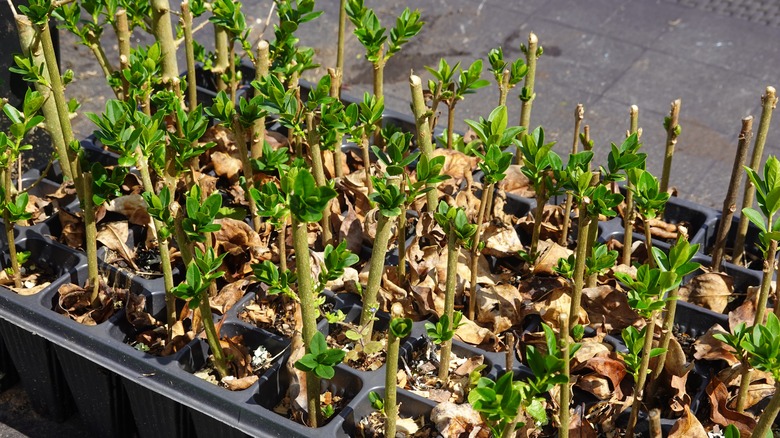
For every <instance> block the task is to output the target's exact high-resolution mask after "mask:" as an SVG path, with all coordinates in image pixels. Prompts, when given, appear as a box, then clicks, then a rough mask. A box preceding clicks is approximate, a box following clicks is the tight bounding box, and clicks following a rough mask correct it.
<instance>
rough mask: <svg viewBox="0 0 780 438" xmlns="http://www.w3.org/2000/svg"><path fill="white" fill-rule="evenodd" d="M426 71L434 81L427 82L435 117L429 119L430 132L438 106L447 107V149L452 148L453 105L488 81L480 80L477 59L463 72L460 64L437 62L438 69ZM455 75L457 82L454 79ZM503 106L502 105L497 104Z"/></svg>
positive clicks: (453, 136) (429, 68) (434, 122)
mask: <svg viewBox="0 0 780 438" xmlns="http://www.w3.org/2000/svg"><path fill="white" fill-rule="evenodd" d="M425 69H426V70H428V72H429V73H430V74H431V75H432V76H433V77H434V78H435V79H436V80H435V81H434V80H429V81H428V93H429V94H430V95H431V101H432V102H431V112H432V113H433V114H434V115H436V116H435V117H431V118H430V122H431V127H430V128H431V131H433V129H434V128H435V127H436V121H437V120H438V115H437V109H438V107H439V104H441V103H444V104H445V105H447V133H446V142H447V149H452V148H453V141H454V138H455V105H457V104H458V102H460V101H461V100H463V99H465V98H466V95H468V94H474V93H476V90H478V89H480V88H483V87H486V86H488V85H489V83H488V81H487V80H485V79H481V78H480V76H482V60H481V59H477V60H476V61H474V62H473V63H472V64H471V65H470V66H469V68H467V69H466V70H463V69H462V68H461V67H460V62H458V63H457V64H455V65H454V66H452V67H450V65H449V64H448V63H447V61H446V60H445V59H444V58H442V59H440V60H439V66H438V68H436V69H434V68H431V67H428V66H426V67H425ZM456 75H457V82H456V81H455V77H456ZM499 105H504V104H499Z"/></svg>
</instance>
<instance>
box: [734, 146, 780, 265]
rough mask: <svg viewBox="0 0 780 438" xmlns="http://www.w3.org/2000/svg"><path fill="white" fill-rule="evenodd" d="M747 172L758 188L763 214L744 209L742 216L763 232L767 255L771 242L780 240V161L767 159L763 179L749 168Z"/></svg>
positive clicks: (758, 200)
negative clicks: (777, 219) (778, 216)
mask: <svg viewBox="0 0 780 438" xmlns="http://www.w3.org/2000/svg"><path fill="white" fill-rule="evenodd" d="M745 171H746V172H747V175H748V178H750V181H751V182H752V183H753V186H755V188H756V202H757V203H758V206H759V209H760V210H761V213H759V212H758V211H756V210H754V209H752V208H744V209H742V214H744V215H745V216H746V217H747V218H748V219H749V220H750V222H753V223H754V224H755V225H756V226H757V227H758V228H759V229H760V230H761V233H760V235H759V237H760V240H761V246H762V249H763V251H764V253H766V251H767V250H768V249H769V241H770V240H780V221H777V222H775V215H776V214H777V211H778V210H780V160H778V159H777V158H776V157H775V156H772V155H770V156H769V158H767V160H766V163H765V164H764V171H763V178H762V177H761V175H760V174H759V173H758V172H757V171H755V170H753V169H751V168H749V167H747V166H746V167H745ZM762 214H763V217H761V215H762Z"/></svg>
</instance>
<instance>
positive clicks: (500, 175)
mask: <svg viewBox="0 0 780 438" xmlns="http://www.w3.org/2000/svg"><path fill="white" fill-rule="evenodd" d="M474 153H475V155H477V156H478V157H479V158H481V159H482V161H480V162H479V164H478V165H479V168H480V169H481V170H482V172H484V174H485V175H484V176H483V181H484V183H485V184H495V183H497V182H499V181H502V180H503V179H504V178H506V171H507V169H509V165H510V164H512V153H511V152H501V148H500V147H498V146H497V145H495V144H491V145H490V146H488V147H487V151H486V152H485V154H484V155H482V154H481V153H480V152H479V151H476V150H475V151H474Z"/></svg>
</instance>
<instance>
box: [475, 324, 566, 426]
mask: <svg viewBox="0 0 780 438" xmlns="http://www.w3.org/2000/svg"><path fill="white" fill-rule="evenodd" d="M542 329H543V331H544V341H545V344H544V345H545V347H546V351H542V350H540V349H538V348H536V347H535V346H533V345H528V346H527V347H526V351H525V356H526V362H527V363H528V366H529V367H530V368H531V372H532V373H533V377H531V378H530V379H529V380H528V381H525V382H523V381H512V377H513V373H511V372H509V373H505V374H503V375H502V376H501V377H499V378H498V380H496V381H495V382H494V381H492V380H490V379H488V378H485V377H481V378H479V380H478V381H477V384H476V387H475V388H472V390H471V392H469V403H471V405H472V406H473V407H474V409H476V410H477V411H478V412H479V413H480V414H481V415H482V418H483V419H484V420H485V421H486V422H487V423H488V426H489V427H490V430H491V431H492V433H493V436H496V437H511V436H514V433H515V430H516V429H517V428H518V427H522V426H523V425H524V423H523V422H522V421H520V420H522V419H523V417H525V416H528V417H530V419H531V420H533V421H534V422H536V423H537V424H540V425H544V424H546V423H547V421H548V418H547V412H546V411H545V408H544V403H545V402H544V398H543V395H544V394H545V393H547V392H548V391H549V390H550V389H552V388H554V387H555V386H556V385H564V384H565V385H568V382H569V377H568V376H567V375H565V374H564V373H563V371H564V368H565V367H566V363H565V359H564V358H565V357H567V356H570V355H571V354H574V353H575V352H576V351H577V350H578V349H579V345H578V344H571V345H569V346H568V350H567V352H563V351H562V350H561V344H559V343H558V341H557V340H556V337H555V332H553V330H552V328H551V327H550V326H548V325H547V324H542Z"/></svg>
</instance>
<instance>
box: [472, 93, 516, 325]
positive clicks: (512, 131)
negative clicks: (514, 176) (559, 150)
mask: <svg viewBox="0 0 780 438" xmlns="http://www.w3.org/2000/svg"><path fill="white" fill-rule="evenodd" d="M507 121H508V117H507V109H506V107H505V106H498V107H496V108H495V109H494V110H493V111H491V112H490V115H489V116H488V118H487V120H485V119H483V118H481V117H480V120H479V121H478V122H477V121H474V120H467V121H466V123H467V124H468V125H469V126H470V127H471V129H473V130H474V132H476V133H477V136H478V137H479V140H480V142H482V145H483V148H484V150H485V154H484V155H483V154H481V153H479V152H478V151H476V150H475V151H474V152H475V153H476V154H477V155H478V156H479V158H480V159H481V160H482V161H480V162H479V163H478V165H479V168H480V169H481V170H482V172H484V176H483V177H482V182H483V187H482V196H481V198H480V201H479V210H478V213H477V230H476V232H475V233H474V237H473V240H472V242H471V243H470V247H471V265H470V267H469V269H470V270H471V278H470V280H469V294H470V296H469V310H468V317H469V319H471V320H474V316H475V314H476V306H477V263H478V261H479V256H480V254H479V251H480V238H481V232H480V230H481V228H482V224H483V222H484V220H485V211H486V210H487V205H488V204H489V203H490V197H491V196H492V194H493V191H494V189H495V185H496V183H498V182H499V181H502V180H503V179H504V178H505V177H506V171H507V169H508V168H509V165H510V164H512V154H511V153H509V152H501V149H502V148H504V147H507V146H509V145H512V144H515V143H516V141H517V140H516V137H517V135H518V134H519V133H520V131H521V128H520V127H518V126H511V127H507Z"/></svg>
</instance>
